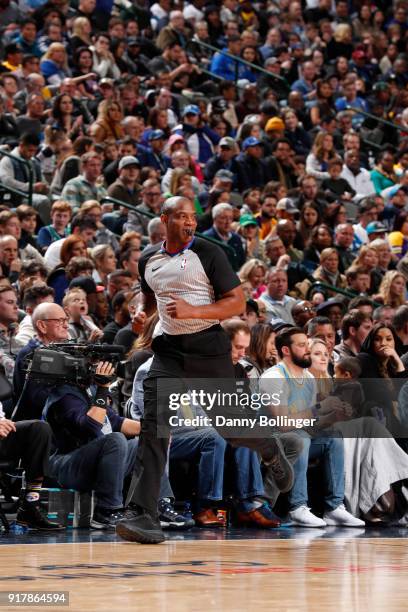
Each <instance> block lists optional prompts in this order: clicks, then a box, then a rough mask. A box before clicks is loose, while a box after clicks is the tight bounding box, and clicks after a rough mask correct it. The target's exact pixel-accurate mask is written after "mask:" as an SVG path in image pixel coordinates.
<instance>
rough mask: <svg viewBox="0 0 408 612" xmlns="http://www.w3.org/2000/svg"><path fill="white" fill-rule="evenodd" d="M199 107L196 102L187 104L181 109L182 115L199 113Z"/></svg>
mask: <svg viewBox="0 0 408 612" xmlns="http://www.w3.org/2000/svg"><path fill="white" fill-rule="evenodd" d="M199 114H200V109H199V108H198V106H197V105H196V104H187V106H185V107H184V109H183V117H185V116H186V115H199Z"/></svg>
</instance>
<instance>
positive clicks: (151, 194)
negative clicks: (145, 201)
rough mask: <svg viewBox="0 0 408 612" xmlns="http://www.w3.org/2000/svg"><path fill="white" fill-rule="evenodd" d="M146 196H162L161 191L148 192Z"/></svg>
mask: <svg viewBox="0 0 408 612" xmlns="http://www.w3.org/2000/svg"><path fill="white" fill-rule="evenodd" d="M145 195H147V196H150V197H151V198H152V197H153V196H154V197H158V196H160V195H161V193H160V191H157V192H156V191H146V193H145Z"/></svg>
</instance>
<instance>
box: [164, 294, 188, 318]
mask: <svg viewBox="0 0 408 612" xmlns="http://www.w3.org/2000/svg"><path fill="white" fill-rule="evenodd" d="M170 297H171V302H169V303H168V304H167V305H166V310H167V314H168V315H169V316H170V317H171V318H172V319H194V318H195V316H194V306H193V305H192V304H189V303H188V302H186V301H185V300H183V299H182V298H176V297H174V296H173V295H172V296H170Z"/></svg>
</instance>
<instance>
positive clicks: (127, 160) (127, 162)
mask: <svg viewBox="0 0 408 612" xmlns="http://www.w3.org/2000/svg"><path fill="white" fill-rule="evenodd" d="M128 166H139V167H140V161H139V160H138V159H137V157H134V155H125V157H122V159H121V160H120V162H119V165H118V170H122V168H127V167H128Z"/></svg>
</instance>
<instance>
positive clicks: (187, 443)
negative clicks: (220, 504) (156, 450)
mask: <svg viewBox="0 0 408 612" xmlns="http://www.w3.org/2000/svg"><path fill="white" fill-rule="evenodd" d="M226 446H227V443H226V442H225V440H224V439H223V438H221V436H220V435H219V434H218V433H217V432H216V431H215V430H214V429H197V430H194V431H189V432H186V433H180V434H177V435H174V436H173V437H172V438H171V442H170V460H172V459H186V460H192V459H199V464H198V490H197V494H198V497H199V499H200V500H206V499H208V500H212V501H219V500H220V499H222V486H223V481H224V453H225V448H226Z"/></svg>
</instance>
